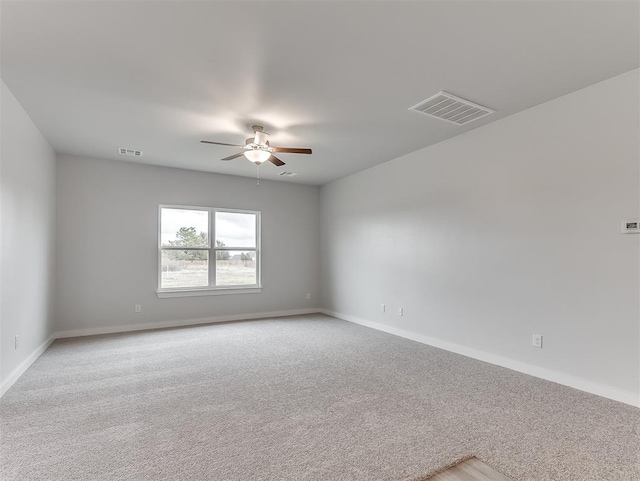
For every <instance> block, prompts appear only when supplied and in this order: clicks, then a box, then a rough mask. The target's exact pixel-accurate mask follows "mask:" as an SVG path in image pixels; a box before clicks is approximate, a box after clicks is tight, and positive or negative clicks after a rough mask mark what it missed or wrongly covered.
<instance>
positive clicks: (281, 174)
mask: <svg viewBox="0 0 640 481" xmlns="http://www.w3.org/2000/svg"><path fill="white" fill-rule="evenodd" d="M278 175H280V176H282V177H295V176H296V175H298V174H297V173H295V172H287V171H283V172H280V173H279V174H278Z"/></svg>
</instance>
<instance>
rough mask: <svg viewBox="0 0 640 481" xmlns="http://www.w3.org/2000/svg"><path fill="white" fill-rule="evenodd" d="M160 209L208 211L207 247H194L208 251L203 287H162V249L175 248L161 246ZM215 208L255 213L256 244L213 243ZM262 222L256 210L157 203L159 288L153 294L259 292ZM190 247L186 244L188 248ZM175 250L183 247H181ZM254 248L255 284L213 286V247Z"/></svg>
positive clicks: (214, 294)
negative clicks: (228, 244)
mask: <svg viewBox="0 0 640 481" xmlns="http://www.w3.org/2000/svg"><path fill="white" fill-rule="evenodd" d="M162 209H180V210H199V211H206V212H208V216H209V232H208V241H209V244H208V245H207V246H206V247H202V248H197V247H193V248H191V249H193V250H206V251H207V252H208V253H209V254H208V255H209V286H206V287H181V288H175V287H172V288H163V287H162V251H163V250H175V249H171V248H167V247H166V246H165V247H163V246H162ZM216 212H230V213H239V214H253V215H255V216H256V247H255V248H253V247H233V246H225V247H224V248H223V249H220V248H216V246H215V237H216V236H215V234H216V232H215V218H216ZM261 238H262V226H261V212H260V211H256V210H241V209H226V208H222V207H205V206H197V205H176V204H160V205H159V206H158V290H157V291H156V295H157V296H158V298H160V299H162V298H168V297H194V296H219V295H229V294H259V293H260V292H262V280H261V279H262V276H261V274H262V269H261V266H262V249H261ZM187 249H189V248H187ZM178 250H185V249H184V248H181V249H178ZM219 250H227V251H253V252H255V253H256V282H257V283H256V284H248V285H239V286H218V287H214V286H215V282H216V269H215V261H216V251H219Z"/></svg>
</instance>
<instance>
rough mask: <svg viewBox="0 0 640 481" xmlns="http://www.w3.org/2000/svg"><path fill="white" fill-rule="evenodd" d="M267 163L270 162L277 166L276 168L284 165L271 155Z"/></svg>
mask: <svg viewBox="0 0 640 481" xmlns="http://www.w3.org/2000/svg"><path fill="white" fill-rule="evenodd" d="M268 160H269V162H271V163H272V164H274V165H277V166H278V167H280V166H282V165H284V162H282V161H281V160H280V159H279V158H278V157H276V156H275V155H273V154H272V155H271V157H269V159H268Z"/></svg>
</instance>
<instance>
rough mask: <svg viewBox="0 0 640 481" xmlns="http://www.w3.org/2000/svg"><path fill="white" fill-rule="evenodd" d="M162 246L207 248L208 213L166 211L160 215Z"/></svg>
mask: <svg viewBox="0 0 640 481" xmlns="http://www.w3.org/2000/svg"><path fill="white" fill-rule="evenodd" d="M160 228H161V231H160V241H161V243H162V245H163V246H185V247H207V246H208V245H209V240H208V239H209V235H208V232H209V213H208V212H207V211H206V210H187V209H166V208H163V209H162V212H161V213H160Z"/></svg>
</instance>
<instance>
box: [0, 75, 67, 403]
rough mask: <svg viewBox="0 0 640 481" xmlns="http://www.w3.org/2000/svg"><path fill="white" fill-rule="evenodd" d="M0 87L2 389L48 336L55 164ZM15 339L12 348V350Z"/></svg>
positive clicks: (14, 102) (49, 151) (26, 118)
mask: <svg viewBox="0 0 640 481" xmlns="http://www.w3.org/2000/svg"><path fill="white" fill-rule="evenodd" d="M0 83H1V84H2V85H1V89H2V90H1V97H0V101H1V103H2V115H1V116H0V118H1V123H0V132H1V135H2V138H1V140H0V144H1V146H2V147H1V151H0V219H1V220H2V224H1V225H2V233H1V235H0V253H1V257H0V271H1V272H0V386H3V385H4V384H5V383H6V382H7V381H8V380H9V378H10V377H12V376H11V374H12V373H13V372H14V371H15V370H16V369H18V368H19V366H20V365H21V364H22V363H23V362H25V361H26V360H27V359H28V358H29V357H30V356H31V355H32V354H33V353H35V352H36V351H37V350H38V348H40V347H41V346H42V345H43V344H44V343H45V342H46V341H47V340H48V339H49V337H50V336H51V335H52V333H53V311H52V305H53V270H54V259H55V255H54V248H55V246H54V239H55V217H54V216H55V206H54V202H55V160H56V159H55V154H54V152H53V150H52V149H51V147H50V146H49V144H48V143H47V141H46V140H45V139H44V137H42V135H41V134H40V132H39V131H38V129H37V128H36V126H35V125H34V124H33V122H32V121H31V119H30V118H29V116H28V115H27V113H26V112H25V111H24V110H23V108H22V107H21V106H20V104H19V103H18V102H17V100H16V99H15V97H14V96H13V94H12V93H11V92H10V91H9V89H8V88H7V86H6V85H5V84H4V82H0ZM15 336H19V346H18V349H14V337H15ZM1 391H2V389H0V393H1Z"/></svg>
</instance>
